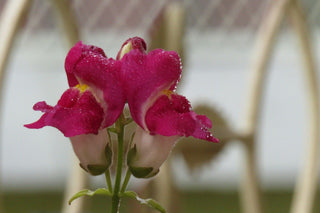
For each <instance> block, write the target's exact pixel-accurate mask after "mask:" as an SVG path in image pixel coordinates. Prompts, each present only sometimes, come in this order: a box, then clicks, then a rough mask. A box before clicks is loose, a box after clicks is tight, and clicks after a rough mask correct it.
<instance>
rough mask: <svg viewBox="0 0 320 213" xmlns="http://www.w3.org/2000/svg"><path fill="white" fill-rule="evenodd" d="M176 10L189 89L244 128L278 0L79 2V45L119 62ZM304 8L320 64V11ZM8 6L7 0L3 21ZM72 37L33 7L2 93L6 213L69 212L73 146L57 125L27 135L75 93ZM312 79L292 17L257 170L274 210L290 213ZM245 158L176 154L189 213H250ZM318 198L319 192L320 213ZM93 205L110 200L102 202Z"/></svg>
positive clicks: (44, 5)
mask: <svg viewBox="0 0 320 213" xmlns="http://www.w3.org/2000/svg"><path fill="white" fill-rule="evenodd" d="M172 2H178V3H179V5H180V6H181V7H182V8H183V9H184V17H185V20H184V29H183V32H184V33H183V36H182V38H183V40H182V41H181V44H182V47H183V66H184V69H183V76H182V81H181V83H180V85H179V88H178V90H179V92H180V93H181V94H183V95H185V96H186V97H187V98H188V99H189V100H190V101H191V103H192V105H193V106H194V107H195V108H196V107H197V106H199V105H201V104H202V105H203V104H205V105H207V106H209V107H211V108H212V109H214V110H216V111H217V112H218V114H219V115H220V116H222V117H223V119H225V120H227V121H228V124H229V125H230V126H231V127H232V128H233V129H239V128H240V124H242V121H243V116H244V114H243V113H244V107H245V104H246V98H247V92H248V80H249V79H248V75H249V72H250V66H251V63H252V57H253V55H252V54H253V45H254V43H255V40H256V36H257V30H258V28H259V26H261V21H262V19H263V18H264V17H266V14H267V13H268V11H269V9H270V2H271V1H269V0H181V1H171V0H163V1H150V0H130V1H128V0H117V1H115V0H101V1H99V0H91V1H85V0H73V1H69V3H70V5H71V9H72V10H73V11H74V14H75V18H76V22H77V24H78V27H79V29H80V36H81V40H83V41H84V42H85V43H88V44H93V45H96V46H100V47H102V48H103V49H104V50H105V52H106V54H107V56H109V57H115V56H116V54H117V52H118V50H119V48H120V47H121V45H122V43H123V42H124V41H125V40H126V39H127V38H129V37H133V36H141V37H143V38H145V40H146V41H147V44H149V43H151V41H152V39H153V38H156V37H157V36H160V35H161V23H162V19H163V14H164V11H165V8H166V6H168V5H169V4H170V3H172ZM301 2H302V3H303V6H304V8H305V11H306V14H307V18H308V24H309V25H310V27H311V29H312V38H313V48H314V52H315V57H316V61H317V63H318V65H320V64H319V62H320V56H319V51H320V42H319V38H320V37H319V35H320V34H319V32H320V2H319V1H317V0H303V1H301ZM6 3H7V1H5V0H0V14H1V12H2V11H3V8H4V6H5V4H6ZM0 36H1V35H0ZM64 37H65V36H64V34H63V32H62V31H61V28H60V27H59V23H58V19H57V17H56V14H55V11H54V6H53V5H52V2H50V1H42V0H34V1H33V3H32V5H31V8H30V12H29V13H28V15H26V17H25V19H24V21H23V24H22V27H21V29H20V31H19V33H18V34H17V38H16V40H15V43H14V46H13V49H12V51H11V54H10V57H9V61H8V66H7V68H6V75H5V78H4V84H3V85H2V88H3V93H2V105H1V114H0V187H1V190H2V191H3V193H2V196H3V205H4V207H5V209H7V212H59V209H60V206H61V202H62V194H63V189H64V187H65V185H66V180H67V175H68V171H69V170H70V168H71V166H72V161H71V158H72V155H73V152H72V147H71V145H70V143H69V142H68V139H67V138H65V137H64V136H63V135H62V134H61V133H60V132H58V131H57V130H56V129H54V128H50V127H47V128H44V129H41V130H29V129H26V128H24V127H23V124H26V123H30V122H33V121H35V120H36V119H38V118H39V116H40V113H38V112H34V111H33V110H32V106H33V104H34V103H36V102H38V101H41V100H46V101H47V103H49V104H51V105H54V104H56V102H57V100H58V99H59V98H60V96H61V94H62V92H63V91H64V90H66V88H67V87H68V85H67V79H66V76H65V72H64V59H65V56H66V54H67V52H68V45H67V42H66V41H65V38H64ZM153 44H154V43H153ZM155 45H156V44H155ZM181 52H182V51H181ZM303 71H304V70H303V67H302V65H301V57H300V52H299V46H298V44H297V42H296V37H295V35H294V34H293V33H292V30H291V28H289V27H288V20H285V21H284V24H283V26H282V28H281V32H280V36H279V38H278V39H277V41H276V47H275V51H274V54H273V57H272V60H271V65H270V68H269V71H268V75H267V84H266V90H265V94H264V95H265V96H264V101H263V102H264V104H263V108H262V117H261V124H260V126H259V134H258V135H257V149H258V150H257V152H258V161H257V165H258V168H259V178H260V181H261V185H262V190H263V198H264V202H265V203H266V205H265V208H266V212H288V209H289V205H290V201H291V197H292V191H293V188H294V184H295V183H296V178H297V175H298V172H299V171H300V169H301V166H302V158H303V151H304V150H305V145H304V143H305V141H306V137H307V136H306V122H307V119H306V114H307V112H306V104H305V102H306V93H305V92H306V89H305V82H304V76H303ZM319 76H320V75H319V73H318V80H319V81H320V78H319ZM213 125H214V126H215V121H214V120H213ZM242 161H243V150H242V147H241V145H240V144H239V143H230V144H229V143H228V145H227V146H225V147H224V149H223V150H222V151H221V152H219V154H218V156H217V157H216V158H214V159H213V160H208V161H206V162H205V164H201V166H199V167H196V168H192V169H190V167H189V166H188V164H187V163H186V162H185V161H184V159H183V157H182V156H181V154H179V153H177V154H175V155H174V156H173V159H172V160H171V162H172V163H171V165H172V167H173V171H174V173H173V174H174V185H175V187H177V189H178V190H179V191H181V200H182V202H181V203H182V204H181V205H182V207H181V208H182V209H183V210H181V211H180V212H197V211H196V210H193V208H194V206H192V204H191V203H192V202H198V203H199V205H202V206H203V207H204V208H206V209H203V211H201V212H219V213H223V212H228V213H230V212H240V203H239V198H238V194H237V193H238V188H239V183H240V181H241V174H242ZM90 181H91V183H92V186H91V188H94V187H98V186H103V183H104V182H103V181H104V180H103V178H102V177H94V178H91V179H90ZM134 181H136V180H134ZM318 189H319V185H318ZM318 191H319V190H318ZM39 197H41V198H42V200H39ZM319 198H320V196H319V193H318V195H317V199H316V200H317V202H316V207H315V210H314V212H320V203H319ZM92 200H93V202H94V203H99V202H101V203H102V202H103V199H102V198H101V199H100V198H93V199H92ZM19 203H20V204H19ZM230 203H232V205H231V204H230ZM103 205H105V204H102V206H103ZM19 206H20V207H21V208H20V207H19ZM92 206H93V208H92V209H91V210H90V211H89V212H99V210H98V209H97V208H98V207H96V206H98V205H92ZM94 206H95V207H94ZM22 207H23V208H22ZM125 208H126V206H125ZM198 212H199V211H198Z"/></svg>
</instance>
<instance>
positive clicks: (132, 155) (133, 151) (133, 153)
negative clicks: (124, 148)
mask: <svg viewBox="0 0 320 213" xmlns="http://www.w3.org/2000/svg"><path fill="white" fill-rule="evenodd" d="M136 155H137V146H136V145H134V146H133V147H132V148H131V149H129V151H128V154H127V165H128V166H129V167H130V165H131V164H132V161H133V159H134V158H135V156H136Z"/></svg>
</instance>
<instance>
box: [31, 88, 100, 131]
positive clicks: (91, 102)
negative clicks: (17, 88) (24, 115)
mask: <svg viewBox="0 0 320 213" xmlns="http://www.w3.org/2000/svg"><path fill="white" fill-rule="evenodd" d="M33 109H34V110H37V111H42V112H44V114H43V115H42V116H41V118H40V119H39V120H38V121H36V122H34V123H31V124H27V125H25V127H27V128H30V129H39V128H42V127H44V126H52V127H56V128H57V129H59V130H60V131H61V132H62V133H63V134H64V136H66V137H73V136H76V135H81V134H89V133H93V134H98V131H99V129H100V128H101V124H102V121H103V118H104V112H103V109H102V107H101V105H100V104H99V103H98V102H97V100H96V98H95V97H94V96H93V94H92V93H91V92H90V91H88V90H86V91H84V92H81V91H80V90H79V89H78V88H70V89H68V90H66V91H65V92H64V93H63V95H62V96H61V98H60V100H59V101H58V103H57V105H56V106H54V107H52V106H49V105H47V104H46V103H45V102H44V101H42V102H38V103H36V104H35V105H34V106H33Z"/></svg>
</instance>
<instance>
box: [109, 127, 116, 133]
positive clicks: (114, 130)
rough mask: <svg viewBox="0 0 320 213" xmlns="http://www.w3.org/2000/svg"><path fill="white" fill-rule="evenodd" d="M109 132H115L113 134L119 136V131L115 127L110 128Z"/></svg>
mask: <svg viewBox="0 0 320 213" xmlns="http://www.w3.org/2000/svg"><path fill="white" fill-rule="evenodd" d="M107 130H108V131H109V132H113V133H116V134H118V130H117V129H116V128H114V127H109V128H108V129H107Z"/></svg>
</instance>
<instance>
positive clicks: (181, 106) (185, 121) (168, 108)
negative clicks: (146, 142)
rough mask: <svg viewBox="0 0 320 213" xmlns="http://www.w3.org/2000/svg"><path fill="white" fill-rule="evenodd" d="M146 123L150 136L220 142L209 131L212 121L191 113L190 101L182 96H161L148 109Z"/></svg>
mask: <svg viewBox="0 0 320 213" xmlns="http://www.w3.org/2000/svg"><path fill="white" fill-rule="evenodd" d="M145 121H146V125H147V128H148V130H149V131H150V134H159V135H164V136H173V135H179V136H186V137H188V136H193V137H195V138H199V139H203V140H207V141H210V142H218V140H217V139H216V138H214V137H213V135H212V134H211V133H210V132H209V130H208V129H210V128H211V127H212V124H211V121H210V120H209V119H208V118H207V117H206V116H204V115H197V114H196V113H195V112H193V111H191V105H190V103H189V101H188V100H187V99H186V98H185V97H184V96H181V95H177V94H170V95H162V96H160V97H159V98H158V99H157V100H156V101H155V102H154V103H153V105H152V106H150V108H149V109H148V111H147V113H146V115H145Z"/></svg>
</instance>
